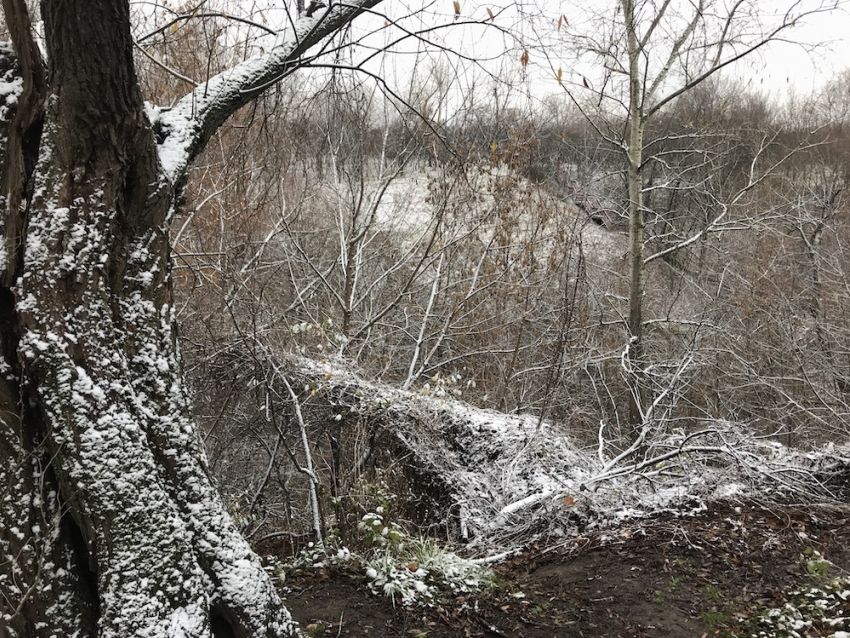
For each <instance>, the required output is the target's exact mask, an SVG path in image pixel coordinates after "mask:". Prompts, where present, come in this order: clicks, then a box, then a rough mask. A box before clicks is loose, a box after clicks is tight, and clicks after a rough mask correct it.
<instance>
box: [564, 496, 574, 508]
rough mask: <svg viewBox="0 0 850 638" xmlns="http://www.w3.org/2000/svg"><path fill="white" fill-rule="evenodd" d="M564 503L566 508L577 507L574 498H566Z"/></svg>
mask: <svg viewBox="0 0 850 638" xmlns="http://www.w3.org/2000/svg"><path fill="white" fill-rule="evenodd" d="M562 502H563V503H564V507H575V506H576V500H575V499H574V498H573V497H572V496H565V497H564V500H563V501H562Z"/></svg>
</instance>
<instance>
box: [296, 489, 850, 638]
mask: <svg viewBox="0 0 850 638" xmlns="http://www.w3.org/2000/svg"><path fill="white" fill-rule="evenodd" d="M848 519H850V510H848V509H845V508H839V507H829V508H825V507H804V506H762V505H758V504H753V503H748V504H744V503H735V502H727V503H721V504H716V505H715V506H713V507H710V508H709V511H708V512H706V513H704V514H703V515H701V516H699V517H693V518H677V517H673V516H664V517H660V518H657V519H655V520H650V521H647V520H642V521H634V522H632V523H629V524H624V525H623V526H621V527H620V528H618V529H614V530H606V531H596V532H593V533H590V534H586V535H584V536H581V537H577V538H574V539H570V540H569V541H567V542H563V541H562V542H560V543H559V544H552V543H539V544H537V545H535V546H533V547H529V548H527V549H526V550H525V551H523V552H522V553H521V554H519V555H516V556H514V557H513V558H511V559H510V560H509V561H508V562H506V563H503V564H501V565H497V566H496V570H497V571H498V573H499V575H500V577H501V581H502V583H503V584H502V585H501V586H499V587H497V588H494V589H492V590H488V591H486V592H483V593H479V594H475V595H463V596H457V597H446V598H444V599H443V600H442V601H440V603H438V604H434V605H433V606H431V607H408V608H405V607H402V606H395V607H394V606H393V604H392V602H391V601H390V600H389V599H387V598H379V597H376V596H375V595H374V594H372V593H370V592H369V590H368V588H367V587H366V586H365V585H364V584H363V583H362V580H360V579H358V578H357V577H356V575H354V574H351V573H345V572H329V571H322V572H320V573H305V574H302V575H300V576H297V577H293V578H289V579H288V581H287V590H286V591H285V598H286V603H287V605H288V606H289V609H290V610H291V612H292V614H293V616H294V617H295V618H296V619H297V620H298V621H299V623H301V627H302V629H303V630H304V631H305V633H307V634H309V635H314V636H370V637H376V638H383V637H390V636H392V637H399V638H401V637H402V636H403V637H405V638H449V637H452V638H454V637H464V638H465V637H473V636H498V637H511V638H544V637H545V638H552V637H561V636H563V637H567V638H571V637H582V636H585V637H599V636H612V637H615V636H653V637H660V636H665V637H680V636H681V637H682V638H685V637H688V638H700V637H703V636H734V635H738V636H740V635H746V632H745V631H743V629H742V624H741V620H740V619H742V618H746V617H747V616H749V615H752V614H755V613H758V612H759V611H762V610H764V609H766V608H770V607H776V606H780V605H781V604H782V603H783V602H784V600H785V597H786V593H787V592H788V591H789V590H791V589H793V588H794V587H795V586H797V585H800V584H802V583H807V582H812V580H813V579H814V578H818V577H820V578H822V577H823V576H812V575H811V574H809V573H808V572H807V569H806V567H805V565H804V563H803V562H802V561H801V554H802V553H803V552H806V551H807V548H809V549H808V551H811V549H815V550H818V551H820V552H821V553H822V554H823V555H824V557H825V558H826V559H828V560H829V561H831V562H832V563H833V564H834V566H833V567H832V568H831V570H830V571H831V572H832V573H831V574H830V575H831V576H838V575H844V574H847V573H848V570H850V526H848V524H847V523H848ZM827 634H828V632H827V631H826V630H824V633H823V634H822V635H827ZM810 635H821V634H818V633H814V634H810Z"/></svg>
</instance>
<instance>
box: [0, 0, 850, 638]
mask: <svg viewBox="0 0 850 638" xmlns="http://www.w3.org/2000/svg"><path fill="white" fill-rule="evenodd" d="M93 1H94V4H95V5H96V6H93V7H89V6H88V5H83V4H81V3H80V2H79V1H78V0H73V1H63V2H60V1H59V0H45V1H44V2H43V6H42V11H43V22H38V24H37V25H36V27H35V28H31V25H30V23H29V17H28V13H27V6H26V3H25V2H24V1H23V0H9V2H4V12H5V16H6V27H7V30H8V35H9V37H10V38H11V39H12V41H13V45H12V46H9V45H5V44H4V45H3V46H1V47H0V102H2V103H0V124H2V131H0V140H1V141H2V149H0V150H2V157H0V162H2V164H1V165H0V167H2V172H0V176H2V181H3V184H4V190H3V192H4V196H3V198H2V204H3V206H4V209H3V210H4V225H3V227H2V231H3V232H2V239H3V241H2V245H0V346H2V348H0V349H2V358H1V360H2V371H3V376H2V378H0V414H2V419H0V434H1V435H2V436H0V494H2V495H3V499H2V503H0V524H2V529H3V530H4V532H3V533H2V534H0V550H2V554H0V594H2V597H0V622H2V625H0V626H3V628H4V629H5V628H6V627H9V629H8V630H7V633H8V635H9V636H21V635H28V634H32V632H34V631H35V630H36V629H38V631H42V630H44V631H47V632H48V633H53V634H56V635H98V636H102V637H103V638H109V637H111V636H116V637H118V636H120V637H122V638H123V636H129V635H146V636H153V637H156V638H159V637H160V636H163V637H164V636H186V638H190V637H192V638H194V637H195V636H198V637H201V636H203V637H206V636H208V635H210V634H212V635H215V636H229V635H234V636H237V635H255V636H279V635H293V634H294V633H295V632H296V629H295V626H294V625H293V623H292V621H291V618H290V616H289V614H288V612H287V611H286V609H285V608H284V607H282V606H281V604H280V602H279V600H278V595H277V592H276V590H275V589H274V583H273V581H272V580H271V579H270V578H269V576H268V574H267V572H266V571H265V570H264V568H263V567H262V565H261V562H260V559H259V558H258V556H257V555H256V554H255V552H254V551H253V548H252V546H251V543H253V544H254V545H255V546H257V545H260V544H262V543H264V542H269V541H272V540H274V541H279V540H280V539H289V540H290V541H291V542H290V543H289V548H288V549H289V553H290V554H291V555H293V556H295V557H296V558H294V559H293V560H292V562H290V563H289V566H290V567H291V568H296V567H297V566H298V565H299V564H300V563H299V561H300V562H301V563H304V564H307V563H309V564H312V565H314V566H315V565H316V564H322V563H325V562H326V561H338V562H340V563H355V562H356V563H357V564H359V565H360V568H362V569H360V571H362V574H363V575H365V577H366V578H367V580H368V581H369V582H370V583H371V587H372V588H373V589H374V590H375V591H378V592H384V593H386V594H388V595H390V596H391V597H392V598H393V600H396V599H397V600H398V601H399V604H407V603H410V602H412V601H414V600H422V599H432V598H435V597H437V596H438V594H439V592H440V591H451V592H455V593H460V592H463V593H467V592H471V591H476V590H478V589H479V588H481V587H483V586H485V585H486V584H487V583H488V582H489V581H490V580H491V574H490V572H489V571H488V570H487V568H486V567H485V564H487V563H488V562H490V561H495V560H499V559H501V558H504V557H507V556H509V555H511V553H512V552H513V551H515V550H516V549H517V548H520V547H522V546H524V545H526V544H528V543H530V542H533V541H538V542H547V543H565V542H569V540H570V539H571V538H573V537H575V536H577V535H579V534H580V533H582V532H583V531H584V530H587V529H590V528H597V529H598V528H602V527H607V526H614V525H617V524H619V523H620V522H622V521H623V520H626V519H629V520H633V519H640V518H642V517H646V518H649V517H651V516H654V515H657V514H659V513H660V512H672V513H675V514H677V515H681V516H692V515H696V514H698V513H699V512H700V511H702V510H703V509H704V508H705V507H706V504H707V503H709V502H710V501H712V500H713V499H716V498H718V497H729V496H731V495H735V496H736V497H738V498H741V499H772V500H777V501H781V500H783V499H791V500H794V501H803V502H809V503H814V502H834V503H839V502H843V501H844V500H845V499H846V494H845V491H844V490H845V488H846V484H847V472H848V458H850V451H848V447H847V439H848V434H850V427H848V418H850V397H848V393H849V392H850V363H848V362H850V350H849V349H848V345H847V344H848V343H850V320H848V316H850V314H848V306H847V304H848V298H850V295H848V293H850V290H848V285H847V282H848V279H850V273H848V270H850V255H848V254H847V246H848V239H850V238H848V235H847V233H848V227H847V224H846V223H845V221H846V220H845V217H846V215H847V212H848V209H847V204H846V202H845V199H844V197H843V191H844V188H845V181H846V179H847V175H848V174H850V164H848V161H849V160H850V152H848V149H850V146H848V139H847V134H846V128H847V124H848V122H847V117H848V113H850V109H848V106H850V102H848V98H847V86H848V82H850V80H848V77H847V76H841V77H838V78H836V79H835V80H834V81H833V83H832V84H831V85H829V86H827V87H826V88H825V89H824V90H823V91H822V92H820V93H818V94H815V95H811V96H806V97H805V99H800V100H798V101H793V102H792V101H789V102H788V103H787V104H786V105H784V106H783V107H782V108H779V107H777V106H776V105H774V104H772V103H771V101H770V100H769V99H768V98H766V97H765V96H763V95H761V94H759V93H758V92H755V91H751V90H749V89H747V88H745V87H742V86H740V85H736V84H734V83H731V82H729V81H727V80H725V79H724V77H723V74H722V73H721V71H722V70H723V69H724V68H725V67H726V65H727V64H731V63H732V62H733V61H734V60H735V59H737V58H739V57H741V56H743V55H745V54H746V53H748V52H752V51H754V50H756V49H758V48H759V47H761V46H762V45H763V44H764V43H765V42H767V41H769V40H771V39H774V38H784V37H785V35H786V32H788V31H789V30H791V29H792V27H793V26H794V24H795V23H796V21H797V20H799V19H801V18H805V15H806V12H807V11H813V12H820V11H825V10H827V9H829V8H830V6H831V5H830V4H829V3H826V2H822V3H820V4H818V3H817V2H813V3H812V5H811V7H808V5H806V7H808V8H806V7H803V6H802V5H799V4H795V5H794V6H795V7H797V9H796V10H795V12H794V13H791V12H790V10H789V13H786V14H777V15H773V16H760V14H758V11H757V7H758V3H756V2H752V3H748V2H744V3H743V4H744V5H747V6H748V7H749V8H750V9H751V10H752V11H753V12H754V13H753V15H752V16H751V15H749V14H747V15H743V14H746V12H743V14H741V15H739V13H737V12H734V11H733V12H732V13H730V14H729V15H726V16H725V17H724V16H723V15H722V13H717V12H716V11H708V10H705V11H703V10H702V9H693V8H691V9H689V10H688V11H689V12H686V13H681V14H680V13H676V15H674V16H672V17H671V16H670V15H666V14H664V11H666V8H667V7H668V5H669V3H665V4H664V5H663V8H661V9H658V10H659V11H661V13H662V14H663V15H659V16H657V18H658V19H657V20H651V19H650V20H648V21H646V22H645V23H644V21H642V20H641V19H638V18H637V17H635V16H640V15H643V14H641V12H640V11H638V10H637V9H636V5H635V4H634V3H630V2H623V3H622V6H621V9H622V14H623V15H626V16H627V18H625V19H624V18H622V17H620V15H621V14H620V13H619V12H618V13H614V14H612V15H610V16H603V17H605V20H606V21H605V22H604V23H605V24H606V25H609V26H610V29H609V30H610V33H609V34H608V35H610V43H609V44H607V45H606V46H602V47H600V46H597V44H596V43H595V42H594V41H591V39H588V37H582V36H579V35H577V34H575V33H572V32H569V37H566V36H565V37H564V38H562V40H563V46H565V47H567V48H568V51H570V52H571V55H572V54H574V55H575V56H576V59H583V60H584V59H587V57H588V56H590V57H592V58H593V59H594V60H595V62H596V63H598V66H599V68H602V69H606V70H605V71H604V74H610V73H613V74H614V75H606V76H605V77H602V78H590V80H588V78H587V77H584V76H581V75H578V76H570V77H565V76H564V73H563V69H558V71H557V75H556V78H557V81H555V80H553V94H552V95H550V96H548V97H546V98H545V99H542V100H540V101H534V100H532V99H531V97H530V96H531V95H532V84H531V81H530V79H529V77H530V76H529V75H527V73H529V72H530V71H531V69H530V68H529V64H530V62H529V61H530V60H531V59H532V57H533V56H532V55H531V54H529V50H531V51H533V53H534V56H536V58H535V59H536V60H537V61H542V62H541V64H543V65H544V66H546V65H549V66H551V67H552V68H550V69H549V71H550V72H551V71H552V70H553V69H554V68H556V67H555V66H553V65H554V64H555V52H554V51H555V50H554V49H553V48H552V46H553V45H552V43H551V42H550V41H549V40H547V39H546V38H542V37H541V40H540V41H538V42H526V41H525V39H524V38H522V37H520V34H519V33H518V32H517V33H515V32H514V31H513V29H512V28H511V27H510V26H508V25H506V24H503V21H504V20H505V17H504V16H505V15H508V14H509V13H510V12H509V11H508V10H505V11H504V12H498V15H497V14H494V13H493V11H492V10H491V9H487V14H486V17H485V14H484V12H483V11H480V12H479V13H481V15H480V16H478V17H476V18H470V19H469V20H467V19H466V17H465V16H462V7H461V6H460V3H453V4H452V9H453V13H452V14H451V15H449V16H447V17H446V16H443V17H444V18H446V20H445V22H446V26H448V25H454V26H461V25H462V23H467V22H468V23H470V24H467V26H469V27H470V28H472V26H474V27H475V28H481V29H496V30H498V32H499V33H501V34H503V35H504V36H505V37H506V38H508V40H507V41H510V42H513V43H515V46H516V50H511V51H510V54H511V55H513V54H516V55H513V58H515V59H513V58H511V59H513V62H512V64H513V65H514V66H516V69H515V70H516V73H517V75H516V76H511V75H509V74H504V75H503V76H501V77H499V76H495V77H488V78H487V79H485V80H476V82H474V84H475V86H473V87H466V86H461V85H460V84H459V83H460V82H461V81H462V80H464V78H463V77H461V76H457V75H453V74H452V73H451V72H449V71H447V67H446V66H444V65H442V64H440V63H431V62H426V61H420V62H418V63H417V65H416V67H415V69H414V72H412V73H411V74H409V76H408V77H407V78H406V80H407V81H406V82H405V83H404V84H402V85H391V84H390V83H389V82H388V81H387V80H386V79H385V78H379V79H378V80H377V81H373V80H374V79H375V74H374V73H373V72H372V71H371V70H370V69H371V67H370V65H369V61H370V58H371V57H372V53H373V50H372V48H371V47H372V46H373V40H372V39H370V38H371V37H372V36H374V35H375V34H374V33H366V34H365V35H363V39H362V40H357V39H356V37H357V34H358V33H360V32H357V31H349V24H350V23H351V21H352V20H354V19H355V18H356V17H363V18H369V19H371V20H374V19H376V18H380V19H381V21H383V23H384V26H383V27H376V31H377V32H380V33H384V31H382V29H398V30H399V31H398V33H400V34H401V35H400V36H399V37H400V38H401V40H399V42H401V41H404V42H406V41H408V40H415V41H418V42H420V43H422V46H425V47H426V48H429V49H434V50H437V49H440V50H442V49H445V48H446V47H445V44H446V42H445V41H440V40H439V38H438V36H437V35H436V34H434V33H432V30H431V29H430V28H425V29H424V30H422V31H420V32H416V33H411V32H410V31H409V29H408V25H409V24H410V23H413V22H416V21H417V20H420V21H421V18H422V16H423V15H425V14H422V13H420V12H419V9H414V10H413V11H411V12H410V15H409V16H406V17H405V18H398V19H396V18H394V17H392V16H390V15H387V16H379V15H377V14H372V15H371V17H370V16H368V15H363V14H369V13H372V11H373V10H375V8H376V7H377V6H378V5H379V4H381V3H380V0H357V1H355V2H351V3H346V4H340V3H336V2H334V3H328V4H330V6H329V7H328V6H320V7H317V6H311V7H308V8H306V9H305V7H304V6H303V5H304V3H303V2H301V3H299V2H287V3H284V5H285V7H286V11H288V15H286V16H284V15H283V14H284V13H286V11H283V12H281V11H278V13H279V15H278V16H277V17H278V18H280V20H279V23H275V27H276V28H272V27H271V26H269V22H270V21H271V22H272V23H274V20H275V19H276V18H275V16H274V15H272V14H271V13H270V14H269V16H268V17H267V16H266V14H265V13H264V12H263V11H261V10H260V8H259V7H258V6H257V5H253V9H250V10H249V9H247V8H246V7H241V6H240V7H231V6H230V5H228V4H227V3H225V2H210V3H208V4H207V5H205V6H204V11H203V12H200V11H199V10H197V9H191V10H189V9H190V8H188V7H178V8H171V7H168V6H167V5H168V3H167V2H166V3H164V4H163V5H162V6H161V7H159V8H158V9H157V10H155V11H154V10H152V9H150V8H149V7H143V8H138V7H137V8H132V9H131V7H130V5H129V4H127V3H115V2H105V0H93ZM638 4H640V3H638ZM708 4H713V3H711V2H709V3H708ZM804 4H805V3H804ZM702 6H703V5H702V4H700V7H702ZM394 8H395V7H394ZM637 8H639V7H637ZM644 8H645V9H646V10H647V11H648V10H650V9H652V10H653V11H654V10H656V8H655V6H654V5H653V4H652V3H648V4H646V6H645V7H644ZM716 8H717V9H718V11H719V10H721V9H722V8H723V6H722V3H716ZM232 9H238V10H237V11H236V13H234V12H233V11H232ZM476 9H482V7H477V8H476ZM97 11H103V12H107V13H108V15H109V16H110V18H109V20H106V21H105V22H104V23H101V22H100V21H95V22H92V21H90V20H83V19H82V18H83V16H85V15H87V12H97ZM801 12H802V13H801ZM243 14H244V15H243ZM104 15H106V13H105V14H104ZM540 16H542V17H546V18H547V19H548V17H551V16H548V17H547V14H545V12H541V13H540ZM628 16H630V17H628ZM753 16H755V17H753ZM430 17H431V18H433V17H434V16H430ZM520 17H522V16H520ZM556 18H557V20H556V21H552V20H550V22H552V24H550V25H549V27H552V28H554V27H553V25H554V24H555V22H556V23H557V28H556V31H555V32H556V33H561V30H562V29H566V26H567V25H568V21H567V20H566V17H565V16H556ZM762 18H763V20H762ZM768 18H770V19H771V20H775V24H773V23H770V24H768V23H769V20H768ZM110 20H111V21H110ZM113 23H114V24H115V25H119V26H120V27H121V28H120V29H111V30H108V32H107V31H104V29H106V27H104V24H109V25H113ZM83 24H85V25H87V26H86V29H82V28H77V27H76V26H75V27H73V28H72V26H70V25H83ZM659 24H662V25H663V26H664V29H663V32H664V35H660V33H661V32H656V28H657V27H658V25H659ZM234 25H235V28H232V27H234ZM417 28H421V27H417ZM441 28H442V27H441ZM406 29H408V30H406ZM366 30H367V31H369V27H366ZM550 30H552V29H551V28H550ZM638 32H640V33H638ZM256 33H260V34H261V35H256ZM393 33H395V31H393ZM606 33H608V32H607V31H606ZM670 34H673V35H670ZM712 34H714V35H712ZM718 34H720V35H718ZM386 37H389V36H386ZM558 37H560V36H558ZM606 37H607V36H606ZM514 38H515V39H514ZM101 41H102V42H103V43H105V44H106V45H108V46H107V48H106V49H104V51H101V50H100V49H98V50H95V48H94V47H93V46H92V43H93V42H101ZM559 41H560V40H559ZM718 43H719V44H718ZM727 43H729V46H728V47H727ZM396 44H398V42H395V43H394V44H393V45H388V44H386V43H385V44H384V45H382V46H390V48H392V47H393V46H395V45H396ZM512 46H513V45H512ZM559 46H561V45H559ZM570 47H572V48H570ZM42 49H43V51H42ZM364 51H365V52H366V53H364ZM326 53H328V56H327V57H322V56H323V55H325V54H326ZM331 54H332V55H331ZM361 55H362V56H363V59H361V60H359V61H355V60H357V59H359V58H358V56H361ZM333 56H335V57H333ZM346 56H349V57H346ZM43 57H44V58H45V59H42V58H43ZM331 57H333V59H332V64H331V63H330V62H328V63H327V64H326V63H325V62H322V60H325V61H326V62H327V60H329V59H330V58H331ZM349 58H350V59H349ZM461 59H462V57H461ZM642 65H643V66H642ZM311 66H312V67H314V68H313V69H312V70H308V67H311ZM325 66H329V67H332V68H330V69H326V68H325ZM612 70H613V71H612ZM296 71H304V73H298V74H296ZM568 75H569V74H568ZM476 77H477V76H476ZM514 77H518V78H520V79H519V80H515V79H513V78H514ZM623 78H630V79H631V81H630V82H625V83H624V84H621V83H620V80H621V79H623ZM555 85H556V86H557V87H558V88H557V89H556V88H555ZM594 87H597V88H594ZM600 87H601V88H600ZM467 88H469V89H470V90H466V89H467ZM554 91H557V92H554ZM458 96H460V97H458ZM526 96H527V98H528V99H525V98H526ZM444 544H447V546H448V547H451V548H453V550H452V551H449V550H448V549H446V548H445V547H444ZM305 546H306V547H307V550H306V552H305V551H303V548H304V547H305ZM461 548H462V549H461ZM454 550H457V551H458V552H460V553H463V554H465V555H476V556H477V558H475V559H467V558H461V557H460V556H459V555H458V554H457V553H455V551H454ZM278 558H279V559H280V560H283V559H284V558H286V557H285V556H282V555H281V556H279V557H278ZM809 562H811V561H809ZM807 564H808V563H807ZM845 585H846V583H844V582H843V581H841V582H838V583H837V584H835V585H834V586H832V589H824V590H823V591H821V590H818V591H815V590H810V591H808V592H800V594H799V595H800V596H801V597H803V598H805V597H811V596H815V597H816V598H817V601H816V603H815V607H817V608H818V609H826V608H827V607H829V605H831V603H828V602H823V603H822V604H821V601H826V600H827V599H828V598H829V597H831V596H832V597H837V598H838V599H840V600H842V601H844V600H845V599H846V595H845V594H846V592H845V591H844V589H845ZM833 594H834V596H833ZM796 613H797V612H796V611H793V612H792V611H790V610H787V609H785V610H779V611H777V612H776V613H773V612H771V614H769V615H768V616H767V617H768V618H772V619H774V620H775V621H776V622H777V623H781V624H782V631H786V630H787V631H789V632H791V633H789V635H794V634H793V632H794V631H798V632H799V631H802V630H804V629H805V627H806V625H805V623H806V622H808V621H807V620H806V618H803V617H801V618H798V617H797V616H795V615H794V614H796ZM765 622H767V621H765ZM836 622H838V621H836ZM801 623H802V624H801ZM776 626H777V627H778V626H779V625H778V624H777V625H776ZM835 628H836V631H839V626H838V625H837V624H836V625H835ZM844 630H845V628H844V627H843V626H842V627H841V628H840V631H844Z"/></svg>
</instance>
